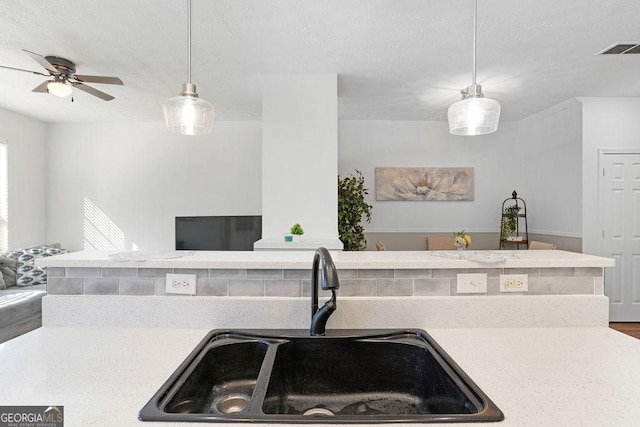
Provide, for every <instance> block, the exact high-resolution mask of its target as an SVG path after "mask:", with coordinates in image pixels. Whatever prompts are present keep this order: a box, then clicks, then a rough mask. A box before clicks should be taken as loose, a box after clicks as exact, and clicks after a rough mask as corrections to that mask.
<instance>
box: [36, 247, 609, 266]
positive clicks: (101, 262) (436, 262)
mask: <svg viewBox="0 0 640 427" xmlns="http://www.w3.org/2000/svg"><path fill="white" fill-rule="evenodd" d="M313 255H314V252H313V251H255V252H251V251H247V252H242V251H240V252H233V251H166V252H144V251H139V252H138V251H133V252H105V251H81V252H72V253H69V254H63V255H56V256H52V257H47V258H43V259H41V260H38V262H39V265H42V266H44V267H102V268H118V267H138V268H220V269H230V268H245V269H308V268H310V266H311V262H312V260H313ZM331 257H332V258H333V261H334V262H335V264H336V267H337V268H339V269H384V268H396V269H398V268H406V269H415V268H435V269H456V268H479V267H500V268H562V267H600V268H601V267H612V266H613V265H614V260H613V259H611V258H604V257H600V256H594V255H587V254H581V253H576V252H567V251H561V250H541V251H540V250H537V251H526V250H522V251H473V250H467V251H376V252H372V251H362V252H358V251H355V252H348V251H347V252H343V251H331Z"/></svg>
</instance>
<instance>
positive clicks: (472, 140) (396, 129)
mask: <svg viewBox="0 0 640 427" xmlns="http://www.w3.org/2000/svg"><path fill="white" fill-rule="evenodd" d="M522 162H523V157H522V152H521V143H520V132H519V126H518V124H517V123H512V122H501V123H500V127H499V129H498V131H497V132H495V133H493V134H490V135H483V136H474V137H468V136H454V135H451V134H450V133H449V128H448V125H447V122H444V121H443V122H427V121H341V122H340V123H339V143H338V171H339V173H340V175H341V176H345V175H348V174H350V173H353V172H354V170H356V169H357V170H359V171H361V172H362V173H363V175H364V178H365V187H366V188H368V189H369V197H368V202H369V203H371V204H372V205H373V216H372V219H371V223H370V224H365V230H366V231H367V232H386V231H391V232H445V233H451V232H452V231H454V230H461V229H465V230H467V231H470V232H490V231H498V230H499V228H500V209H501V205H502V201H503V200H504V199H506V198H507V197H510V196H511V192H512V191H513V190H514V189H515V190H517V191H520V189H522V188H523V184H524V176H523V174H522V171H521V168H522ZM383 166H387V167H390V166H395V167H473V168H474V175H475V200H473V201H451V202H436V201H429V202H423V201H415V202H408V201H380V202H377V201H376V200H375V174H374V171H375V168H376V167H383Z"/></svg>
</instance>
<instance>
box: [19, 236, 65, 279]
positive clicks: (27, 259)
mask: <svg viewBox="0 0 640 427" xmlns="http://www.w3.org/2000/svg"><path fill="white" fill-rule="evenodd" d="M19 252H20V253H19V254H18V259H17V270H16V273H17V274H16V284H17V285H18V286H31V285H41V284H46V283H47V269H46V268H45V267H40V266H38V264H37V260H38V258H44V257H48V256H52V255H59V254H65V253H68V252H69V251H68V250H66V249H60V248H59V247H52V246H51V245H45V246H38V247H34V248H28V249H22V250H21V251H19Z"/></svg>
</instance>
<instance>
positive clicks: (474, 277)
mask: <svg viewBox="0 0 640 427" xmlns="http://www.w3.org/2000/svg"><path fill="white" fill-rule="evenodd" d="M457 288H458V289H457V291H458V293H459V294H484V293H486V292H487V273H465V274H458V279H457Z"/></svg>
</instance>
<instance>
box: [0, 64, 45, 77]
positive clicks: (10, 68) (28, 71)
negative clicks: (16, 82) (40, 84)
mask: <svg viewBox="0 0 640 427" xmlns="http://www.w3.org/2000/svg"><path fill="white" fill-rule="evenodd" d="M0 68H6V69H7V70H15V71H26V72H27V73H32V74H37V75H39V76H48V75H49V74H44V73H39V72H37V71H31V70H25V69H24V68H15V67H7V66H6V65H0Z"/></svg>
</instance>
